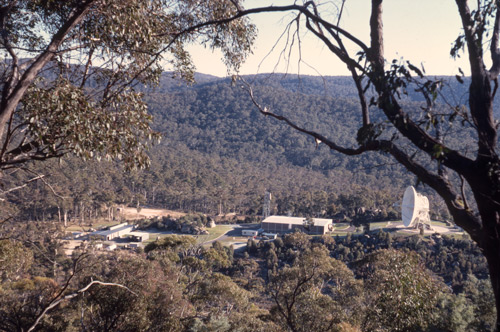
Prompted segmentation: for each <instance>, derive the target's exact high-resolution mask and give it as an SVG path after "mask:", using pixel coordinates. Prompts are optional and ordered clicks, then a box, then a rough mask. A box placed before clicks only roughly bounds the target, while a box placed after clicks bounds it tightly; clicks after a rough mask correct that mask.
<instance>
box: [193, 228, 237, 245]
mask: <svg viewBox="0 0 500 332" xmlns="http://www.w3.org/2000/svg"><path fill="white" fill-rule="evenodd" d="M231 229H233V228H232V227H231V226H228V225H217V226H215V227H213V228H207V231H208V233H209V234H208V235H199V236H198V239H197V240H196V242H197V243H203V242H207V241H212V240H215V239H216V238H218V237H219V236H221V235H223V234H225V233H226V232H228V231H230V230H231Z"/></svg>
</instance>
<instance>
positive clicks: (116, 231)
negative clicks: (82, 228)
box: [90, 223, 134, 241]
mask: <svg viewBox="0 0 500 332" xmlns="http://www.w3.org/2000/svg"><path fill="white" fill-rule="evenodd" d="M133 229H134V226H133V225H129V224H127V223H123V224H119V225H114V226H111V227H109V229H107V230H104V231H96V232H92V233H91V234H90V238H92V239H96V240H101V241H110V240H113V239H114V238H119V237H121V236H123V235H125V234H129V233H130V232H132V230H133Z"/></svg>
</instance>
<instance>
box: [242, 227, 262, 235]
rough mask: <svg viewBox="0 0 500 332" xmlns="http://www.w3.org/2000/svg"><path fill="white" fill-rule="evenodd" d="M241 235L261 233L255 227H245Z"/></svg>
mask: <svg viewBox="0 0 500 332" xmlns="http://www.w3.org/2000/svg"><path fill="white" fill-rule="evenodd" d="M241 235H243V236H257V235H259V231H258V230H255V229H244V230H242V231H241Z"/></svg>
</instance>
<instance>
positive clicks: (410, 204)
mask: <svg viewBox="0 0 500 332" xmlns="http://www.w3.org/2000/svg"><path fill="white" fill-rule="evenodd" d="M401 216H402V219H403V224H404V225H405V227H412V228H420V227H425V228H426V229H432V228H431V219H430V218H429V200H428V199H427V197H426V196H424V195H422V194H419V193H418V192H417V191H416V190H415V188H413V186H409V187H407V188H406V190H405V193H404V195H403V203H402V204H401Z"/></svg>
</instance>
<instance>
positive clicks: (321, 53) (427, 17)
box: [190, 0, 467, 77]
mask: <svg viewBox="0 0 500 332" xmlns="http://www.w3.org/2000/svg"><path fill="white" fill-rule="evenodd" d="M335 1H336V0H323V1H318V2H319V3H322V4H323V6H324V7H322V8H327V7H328V6H329V7H328V8H332V7H331V4H332V3H334V2H335ZM293 2H294V1H293V0H246V1H245V7H246V8H253V7H260V6H266V5H271V4H273V5H276V6H278V5H289V4H292V3H293ZM298 2H300V0H299V1H298ZM337 2H338V0H337ZM369 17H370V1H369V0H347V2H346V8H345V10H344V13H343V16H342V21H341V24H340V25H341V27H342V28H344V29H346V30H348V31H350V32H351V33H353V34H354V35H355V36H356V37H358V38H359V39H361V40H362V41H364V42H365V43H366V44H368V45H369V38H368V37H369V30H368V24H369ZM250 18H251V20H252V21H253V23H254V24H256V26H257V28H258V37H257V40H256V43H255V45H254V54H253V55H251V56H250V57H249V58H248V60H247V61H246V63H245V64H244V65H243V66H242V67H241V69H240V73H241V74H255V73H269V72H273V71H275V72H289V73H297V72H300V74H302V75H320V74H321V75H324V76H329V75H349V72H348V71H347V69H346V67H345V65H344V64H342V63H341V62H340V61H339V60H337V59H335V57H334V56H333V55H332V54H331V53H330V51H329V50H328V49H327V48H326V46H325V45H324V44H322V42H321V41H319V40H318V39H317V38H315V37H314V36H313V35H312V34H310V33H309V34H308V33H305V34H302V35H301V39H302V60H303V62H301V63H300V65H299V64H298V62H299V61H298V57H297V48H295V49H294V53H293V54H294V55H293V56H291V57H290V60H291V61H285V60H284V59H283V58H282V56H281V50H282V49H283V43H281V44H278V45H277V46H276V47H275V51H274V52H272V53H271V54H269V55H268V53H269V52H270V50H272V48H273V45H275V44H276V42H277V40H278V38H279V36H280V35H281V34H282V33H283V31H284V28H285V26H286V24H287V23H288V22H289V21H290V16H287V15H286V14H283V13H279V14H257V15H253V16H251V17H250ZM287 18H288V19H287ZM304 32H305V31H304ZM460 32H461V27H460V18H459V15H458V11H457V8H456V4H455V1H454V0H385V2H384V42H385V54H386V58H387V59H391V60H392V59H404V60H410V61H411V62H412V63H413V64H415V65H418V66H422V65H423V67H424V68H425V70H426V73H427V74H428V75H456V74H458V73H459V70H458V68H459V67H460V68H462V69H463V70H464V72H465V73H466V74H467V70H466V68H467V63H466V61H465V60H466V57H467V56H466V55H465V54H463V55H462V56H461V58H460V59H458V61H457V60H454V59H452V58H451V56H450V48H451V45H452V43H453V41H454V40H455V39H456V38H457V36H458V35H459V34H460ZM280 45H281V47H280ZM190 51H191V54H192V56H193V59H194V63H195V65H196V67H197V71H198V72H201V73H205V74H211V75H215V76H221V77H222V76H226V75H227V74H228V73H227V69H226V68H225V66H224V64H223V63H222V61H221V60H220V58H221V55H220V53H219V52H212V51H211V50H209V49H205V48H203V47H201V46H193V47H191V48H190ZM354 54H355V52H354ZM280 59H281V60H280Z"/></svg>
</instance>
